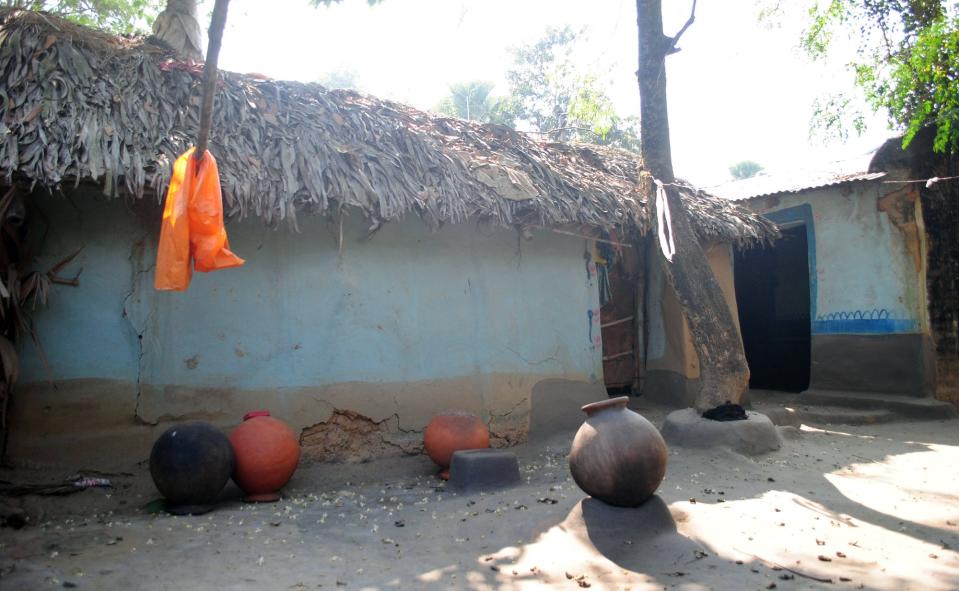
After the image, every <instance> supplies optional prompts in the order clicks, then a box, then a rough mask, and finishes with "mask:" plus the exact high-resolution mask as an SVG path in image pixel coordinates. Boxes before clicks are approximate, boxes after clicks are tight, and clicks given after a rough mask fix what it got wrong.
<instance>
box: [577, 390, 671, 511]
mask: <svg viewBox="0 0 959 591" xmlns="http://www.w3.org/2000/svg"><path fill="white" fill-rule="evenodd" d="M627 402H629V397H628V396H620V397H619V398H611V399H609V400H603V401H601V402H594V403H592V404H587V405H586V406H584V407H583V408H582V411H583V412H585V413H586V422H585V423H583V425H582V426H581V427H580V428H579V431H577V432H576V437H575V438H574V439H573V447H572V449H571V451H570V453H569V471H570V472H571V473H572V474H573V480H575V481H576V484H577V485H578V486H579V487H580V488H581V489H583V491H584V492H586V493H587V494H589V495H590V496H592V497H594V498H596V499H599V500H600V501H603V502H604V503H607V504H609V505H616V506H617V507H636V506H637V505H640V504H642V503H643V501H645V500H646V499H648V498H649V497H651V496H652V495H653V493H654V492H656V489H657V488H658V487H659V484H660V483H661V482H662V481H663V476H665V474H666V458H667V452H666V442H665V441H663V437H662V435H660V434H659V430H657V429H656V427H655V426H653V424H652V423H650V422H649V421H647V420H646V419H645V418H643V417H642V416H640V415H639V414H637V413H635V412H633V411H631V410H629V409H628V408H626V403H627Z"/></svg>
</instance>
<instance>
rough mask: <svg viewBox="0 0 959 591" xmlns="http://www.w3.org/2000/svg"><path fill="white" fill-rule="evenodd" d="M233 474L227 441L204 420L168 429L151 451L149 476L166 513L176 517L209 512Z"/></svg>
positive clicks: (231, 452) (231, 449) (231, 458)
mask: <svg viewBox="0 0 959 591" xmlns="http://www.w3.org/2000/svg"><path fill="white" fill-rule="evenodd" d="M232 471H233V448H232V447H230V441H229V440H228V439H227V438H226V435H224V434H223V433H221V432H220V430H219V429H217V428H216V427H214V426H213V425H211V424H209V423H205V422H203V421H191V422H187V423H180V424H178V425H176V426H173V427H170V428H169V429H167V430H166V431H164V432H163V434H162V435H160V437H159V438H157V440H156V442H154V444H153V449H152V450H151V451H150V476H151V477H153V483H154V484H155V485H156V487H157V490H159V491H160V494H162V495H163V496H164V498H166V510H167V511H169V512H170V513H174V514H176V515H187V514H192V515H199V514H201V513H206V512H207V511H209V510H210V509H212V508H213V503H214V502H215V501H216V498H217V497H218V496H219V494H220V491H222V490H223V487H224V486H226V481H227V480H229V479H230V473H231V472H232Z"/></svg>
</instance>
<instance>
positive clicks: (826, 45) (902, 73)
mask: <svg viewBox="0 0 959 591" xmlns="http://www.w3.org/2000/svg"><path fill="white" fill-rule="evenodd" d="M809 14H810V19H811V22H810V26H809V27H808V28H807V30H806V31H805V32H804V34H803V38H802V40H801V45H802V47H803V48H804V49H805V50H806V52H807V53H808V54H809V55H811V56H812V57H814V58H823V57H826V56H827V54H828V52H829V49H830V47H831V46H832V44H833V37H834V35H835V34H836V33H839V32H845V33H846V34H847V35H848V36H849V37H850V38H852V39H856V40H858V44H859V49H858V59H856V60H855V61H854V62H853V63H851V64H850V70H851V72H852V73H853V80H854V83H855V86H856V87H857V88H858V89H859V90H860V91H861V92H862V96H863V98H865V100H866V102H867V103H868V104H869V106H870V107H872V108H873V109H875V110H885V111H886V113H887V115H888V117H889V122H890V125H892V126H893V127H894V128H897V129H900V130H902V131H903V132H904V135H903V146H904V147H905V146H908V145H909V143H910V142H911V141H912V140H913V138H914V137H915V136H916V134H917V133H918V132H919V131H920V130H921V129H923V128H924V127H927V126H933V127H935V129H936V134H935V140H934V144H933V145H934V149H935V150H936V151H937V152H947V153H953V152H956V151H957V150H959V3H956V2H954V1H952V0H911V1H906V0H862V1H860V2H850V1H848V0H829V1H828V2H825V3H822V2H816V3H814V4H813V7H812V8H811V9H810V12H809ZM850 103H851V99H850V98H849V97H827V98H824V99H822V100H820V101H817V105H816V111H815V114H814V125H813V127H814V128H817V129H819V130H825V131H827V132H832V133H835V132H838V136H839V137H841V138H842V137H844V134H845V133H846V132H845V131H844V129H845V127H844V125H845V122H846V121H848V120H849V109H848V107H849V105H850ZM862 122H863V118H862V116H861V115H859V116H858V117H855V116H854V117H853V118H852V124H853V127H859V128H860V129H861V127H862V124H863V123H862Z"/></svg>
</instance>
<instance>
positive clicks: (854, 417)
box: [754, 405, 909, 427]
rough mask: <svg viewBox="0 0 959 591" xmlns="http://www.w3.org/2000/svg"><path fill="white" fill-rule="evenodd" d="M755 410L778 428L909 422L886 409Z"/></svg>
mask: <svg viewBox="0 0 959 591" xmlns="http://www.w3.org/2000/svg"><path fill="white" fill-rule="evenodd" d="M754 408H755V409H756V410H757V411H759V412H761V413H763V414H765V415H766V416H768V417H769V419H770V420H771V421H772V422H773V423H774V424H776V425H777V426H791V427H798V426H799V425H801V424H803V423H805V424H810V425H876V424H879V423H891V422H893V421H896V420H900V421H901V420H909V419H907V418H906V417H902V416H900V415H897V414H896V413H894V412H891V411H889V410H886V409H874V410H861V409H851V408H842V407H837V406H816V407H812V408H809V407H805V406H801V407H800V406H788V405H787V406H780V407H775V406H773V407H767V406H765V405H756V406H754Z"/></svg>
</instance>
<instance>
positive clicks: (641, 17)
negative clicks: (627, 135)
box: [636, 0, 749, 410]
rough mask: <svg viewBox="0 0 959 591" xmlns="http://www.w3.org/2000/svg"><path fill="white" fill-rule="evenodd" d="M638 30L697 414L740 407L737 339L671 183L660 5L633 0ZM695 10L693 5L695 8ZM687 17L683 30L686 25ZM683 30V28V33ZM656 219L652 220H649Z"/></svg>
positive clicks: (667, 42)
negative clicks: (691, 353)
mask: <svg viewBox="0 0 959 591" xmlns="http://www.w3.org/2000/svg"><path fill="white" fill-rule="evenodd" d="M636 9H637V16H638V27H639V70H638V71H637V77H638V78H639V97H640V103H641V121H640V125H641V133H642V135H641V144H640V146H641V151H642V158H643V163H644V165H645V167H646V170H647V171H648V172H649V174H650V175H652V177H653V178H655V179H658V180H660V181H662V182H663V183H665V184H666V202H667V204H668V206H669V209H670V213H671V218H672V236H673V242H674V243H675V246H676V253H675V254H674V255H673V260H672V262H669V261H666V260H665V258H664V259H663V260H662V265H663V267H664V268H665V271H666V276H667V278H668V279H669V282H670V284H671V285H672V286H673V289H674V290H675V291H676V295H677V296H678V299H679V303H680V305H681V306H682V307H683V311H684V313H685V315H686V321H687V322H688V324H689V330H690V332H691V333H692V337H693V345H694V347H695V349H696V353H697V355H698V356H699V371H700V387H699V392H698V394H697V396H696V408H697V409H699V410H705V409H707V408H711V407H714V406H717V405H719V404H722V403H723V402H725V401H727V400H729V401H732V402H739V401H740V399H741V398H742V395H743V394H744V393H745V391H746V388H747V387H748V383H749V367H748V366H747V365H746V355H745V353H744V352H743V343H742V337H741V336H740V334H739V331H738V330H737V329H736V325H735V323H734V322H733V317H732V313H731V312H730V310H729V306H728V304H727V303H726V300H725V298H724V297H723V292H722V289H720V287H719V282H718V281H717V280H716V277H715V275H713V272H712V269H711V268H710V267H709V262H708V261H707V259H706V255H705V253H704V252H703V248H702V246H701V245H700V244H699V240H698V239H697V237H696V232H695V230H694V229H693V227H692V224H691V222H690V220H689V216H688V215H687V214H686V210H685V208H684V207H683V204H682V201H681V200H680V196H679V193H678V191H676V190H675V188H674V187H671V186H669V185H668V183H672V182H673V181H674V180H675V179H674V177H673V163H672V155H671V153H670V145H669V115H668V112H667V108H666V55H667V53H668V52H669V51H670V50H671V49H672V47H673V45H674V40H673V38H670V37H666V36H664V35H663V15H662V0H636ZM694 10H695V4H694ZM691 22H692V17H690V22H689V23H687V26H688V25H689V24H691ZM684 30H685V28H684ZM644 188H645V189H646V194H647V199H648V201H647V203H649V204H650V205H651V206H652V204H653V203H655V202H656V200H655V186H654V183H653V182H652V179H650V178H645V179H644ZM654 219H655V216H654Z"/></svg>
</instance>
